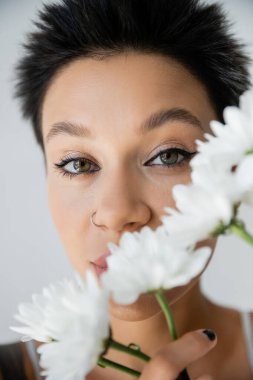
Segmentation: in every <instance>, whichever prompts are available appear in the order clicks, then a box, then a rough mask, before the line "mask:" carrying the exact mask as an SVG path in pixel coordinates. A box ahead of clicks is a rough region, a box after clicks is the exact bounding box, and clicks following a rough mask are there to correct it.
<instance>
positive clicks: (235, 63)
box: [15, 0, 250, 151]
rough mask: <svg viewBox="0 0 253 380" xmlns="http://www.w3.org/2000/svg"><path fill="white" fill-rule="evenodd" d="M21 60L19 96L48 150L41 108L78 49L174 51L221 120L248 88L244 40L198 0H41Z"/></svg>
mask: <svg viewBox="0 0 253 380" xmlns="http://www.w3.org/2000/svg"><path fill="white" fill-rule="evenodd" d="M34 24H35V25H36V27H37V29H36V30H35V31H34V32H32V33H30V34H29V35H28V38H27V41H26V43H25V44H24V45H23V46H24V48H25V53H24V56H23V57H22V58H21V59H20V61H19V62H18V64H17V66H16V74H17V83H16V87H15V96H16V97H18V98H20V100H21V108H22V114H23V117H25V118H29V119H31V121H32V126H33V130H34V133H35V137H36V140H37V142H38V143H39V145H40V146H41V148H42V150H43V151H44V146H43V139H42V131H41V108H42V103H43V98H44V96H45V93H46V91H47V89H48V86H49V84H50V81H51V80H52V79H53V78H54V76H55V74H56V73H57V71H58V70H59V69H62V68H63V66H64V65H66V64H67V63H70V62H71V61H73V60H75V59H77V58H81V57H91V58H94V59H104V58H106V57H109V56H112V55H115V54H119V53H123V52H126V51H129V50H130V51H136V52H140V53H147V54H154V53H157V54H159V55H163V56H165V57H172V58H175V59H176V60H177V61H178V62H180V63H181V64H182V65H184V67H186V68H187V69H188V70H189V71H190V72H191V73H192V74H193V75H195V76H196V77H197V78H198V79H199V80H200V81H201V82H202V83H203V84H204V85H205V87H206V89H207V93H208V95H209V98H210V100H211V102H212V104H213V106H214V109H215V111H216V112H217V115H218V117H219V119H220V120H223V118H222V113H223V109H224V107H226V106H228V105H238V101H239V96H240V95H241V94H242V93H243V92H244V91H245V90H247V89H248V88H249V86H250V80H249V72H248V67H247V66H248V64H249V62H250V60H249V58H248V57H247V55H246V54H245V53H244V52H243V49H242V48H243V46H244V45H242V44H241V43H239V42H238V41H237V40H236V39H235V38H234V36H233V35H232V34H231V32H230V31H229V28H230V23H229V22H228V21H227V19H226V17H225V14H224V11H223V10H222V8H221V7H220V6H219V5H217V4H212V5H208V4H205V3H203V2H201V1H199V0H177V1H175V0H154V1H153V0H62V1H61V2H60V3H55V4H47V5H45V4H44V8H43V9H42V10H41V11H40V12H39V20H38V21H35V22H34Z"/></svg>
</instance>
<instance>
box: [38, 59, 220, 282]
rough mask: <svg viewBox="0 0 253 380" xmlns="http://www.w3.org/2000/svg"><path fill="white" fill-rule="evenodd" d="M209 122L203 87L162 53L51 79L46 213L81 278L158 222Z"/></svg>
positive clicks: (67, 70)
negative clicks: (128, 237)
mask: <svg viewBox="0 0 253 380" xmlns="http://www.w3.org/2000/svg"><path fill="white" fill-rule="evenodd" d="M160 112H162V114H161V115H160V116H153V117H151V116H152V115H155V114H157V113H160ZM216 118H217V115H216V114H215V112H214V109H213V106H212V104H211V103H210V100H209V98H208V96H207V92H206V90H205V87H204V86H203V85H202V84H201V83H200V82H199V81H198V80H197V79H196V78H195V77H194V76H193V75H191V74H190V73H189V72H188V70H186V69H185V68H184V67H183V66H181V65H180V64H179V63H177V62H176V61H174V60H172V59H169V58H164V57H162V56H159V55H145V54H140V53H139V54H137V53H128V54H121V55H117V56H114V57H110V58H107V59H104V60H100V61H98V60H94V59H91V58H83V59H79V60H76V61H73V62H72V63H70V64H69V65H68V66H66V67H64V68H63V69H62V70H61V71H60V72H59V73H58V74H57V75H56V76H55V78H54V79H53V81H52V83H51V85H50V87H49V88H48V91H47V93H46V96H45V100H44V103H43V109H42V132H43V140H44V146H45V156H46V165H47V180H48V199H49V207H50V211H51V214H52V217H53V221H54V223H55V226H56V228H57V231H58V233H59V235H60V239H61V241H62V243H63V245H64V247H65V250H66V252H67V254H68V256H69V258H70V261H71V263H72V265H73V267H74V268H75V269H76V270H77V271H78V272H79V273H80V274H81V275H83V274H84V273H85V271H86V270H87V269H88V268H90V269H91V270H93V271H94V266H93V264H92V262H93V261H95V260H96V259H97V258H98V257H99V256H101V255H102V254H104V253H105V252H106V251H108V248H107V243H108V242H110V241H111V242H114V243H116V244H117V243H118V242H119V239H120V236H121V235H122V234H123V232H125V231H137V230H139V229H141V228H142V227H143V226H146V225H147V226H150V227H151V228H153V229H155V228H156V227H157V226H158V225H159V224H161V220H160V217H161V216H162V215H163V214H164V213H165V212H164V207H165V206H170V207H175V203H174V200H173V198H172V194H171V190H172V187H173V186H174V185H175V184H178V183H187V182H190V166H189V159H190V157H191V156H189V157H187V155H188V154H189V153H193V152H195V150H196V144H195V140H196V139H202V140H203V139H204V137H203V134H204V132H210V129H209V121H210V120H211V119H216ZM147 120H148V121H147ZM171 149H174V151H169V152H167V153H166V152H165V153H161V154H160V155H159V153H160V152H161V151H165V150H171ZM175 149H176V150H175ZM64 160H65V161H64ZM64 162H65V164H64ZM56 165H61V167H57V166H56ZM94 212H95V215H94V218H93V219H94V222H95V223H96V224H97V225H99V227H96V226H94V225H93V224H92V223H91V221H90V216H91V215H92V214H93V213H94ZM208 243H209V245H210V246H212V247H214V245H215V241H214V240H212V241H211V240H210V241H208Z"/></svg>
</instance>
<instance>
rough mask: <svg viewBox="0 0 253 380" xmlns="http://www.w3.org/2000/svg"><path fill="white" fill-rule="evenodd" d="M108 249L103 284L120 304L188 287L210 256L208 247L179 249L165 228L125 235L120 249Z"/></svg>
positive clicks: (160, 227)
mask: <svg viewBox="0 0 253 380" xmlns="http://www.w3.org/2000/svg"><path fill="white" fill-rule="evenodd" d="M182 238H183V237H182ZM108 246H109V248H110V250H111V252H112V255H111V256H109V257H107V263H108V270H107V271H106V272H104V273H103V274H102V275H101V281H102V283H103V285H104V286H105V287H106V288H107V289H108V290H110V291H111V292H112V297H113V299H114V300H115V301H116V302H117V303H119V304H130V303H133V302H135V301H136V300H137V299H138V297H139V296H140V295H141V294H142V293H147V292H150V291H154V290H158V289H160V288H163V289H170V288H173V287H176V286H180V285H185V284H187V283H188V282H189V281H190V280H191V279H192V278H193V277H195V276H196V275H197V274H199V273H200V272H201V270H202V269H203V268H204V266H205V264H206V262H207V260H208V258H209V257H210V253H211V250H210V248H209V247H203V248H200V249H198V250H196V251H192V250H191V249H190V248H188V249H186V248H183V247H182V246H181V247H180V246H179V245H177V244H176V243H175V242H173V241H172V240H170V238H169V237H168V235H167V234H166V231H165V230H164V228H163V226H159V227H158V228H157V230H151V229H150V228H149V227H147V226H145V227H144V228H142V229H141V230H140V232H135V233H128V232H126V233H124V234H123V235H122V237H121V239H120V242H119V246H116V245H114V244H112V243H109V244H108Z"/></svg>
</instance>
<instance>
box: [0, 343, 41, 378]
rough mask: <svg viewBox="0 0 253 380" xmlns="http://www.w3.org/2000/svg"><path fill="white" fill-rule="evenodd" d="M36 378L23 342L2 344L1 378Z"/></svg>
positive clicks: (0, 355) (0, 357)
mask: <svg viewBox="0 0 253 380" xmlns="http://www.w3.org/2000/svg"><path fill="white" fill-rule="evenodd" d="M5 379H19V380H35V374H34V370H33V366H32V363H31V360H30V357H29V353H28V351H27V348H26V344H25V343H23V342H14V343H9V344H1V345H0V380H5Z"/></svg>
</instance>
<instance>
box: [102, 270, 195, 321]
mask: <svg viewBox="0 0 253 380" xmlns="http://www.w3.org/2000/svg"><path fill="white" fill-rule="evenodd" d="M198 280H199V276H198V277H196V278H194V279H193V280H191V281H190V282H189V283H188V284H187V285H185V286H179V287H176V288H173V289H171V290H167V291H166V293H165V294H166V298H167V301H168V303H169V305H170V306H172V305H175V304H176V303H177V302H178V301H179V300H181V299H182V298H183V297H184V295H185V294H187V293H188V291H189V290H190V289H191V288H192V287H193V286H194V285H195V284H196V283H197V282H198ZM109 312H110V315H111V316H112V317H114V318H117V319H121V320H124V321H129V322H131V321H132V322H133V321H136V322H137V321H143V320H145V319H148V318H151V317H153V316H154V315H156V314H157V313H159V312H162V310H161V308H160V305H159V304H158V302H157V300H156V297H155V295H154V294H142V295H141V296H140V297H139V298H138V299H137V301H135V302H134V303H132V304H129V305H120V304H118V303H116V302H115V301H114V300H113V299H112V298H111V297H110V300H109Z"/></svg>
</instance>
